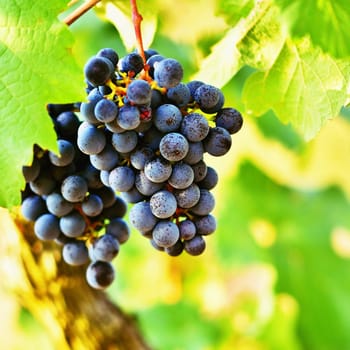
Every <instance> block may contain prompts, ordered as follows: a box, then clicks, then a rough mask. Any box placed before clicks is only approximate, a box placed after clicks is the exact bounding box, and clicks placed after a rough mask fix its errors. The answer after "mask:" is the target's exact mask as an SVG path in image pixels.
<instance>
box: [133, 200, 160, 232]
mask: <svg viewBox="0 0 350 350" xmlns="http://www.w3.org/2000/svg"><path fill="white" fill-rule="evenodd" d="M129 220H130V222H131V224H132V225H133V226H134V227H135V228H136V229H137V230H138V231H140V232H149V231H151V230H152V229H153V227H154V226H155V225H156V223H157V221H158V219H157V218H156V217H155V216H154V215H153V214H152V211H151V207H150V204H149V202H139V203H136V204H135V205H134V206H133V207H132V208H131V210H130V213H129Z"/></svg>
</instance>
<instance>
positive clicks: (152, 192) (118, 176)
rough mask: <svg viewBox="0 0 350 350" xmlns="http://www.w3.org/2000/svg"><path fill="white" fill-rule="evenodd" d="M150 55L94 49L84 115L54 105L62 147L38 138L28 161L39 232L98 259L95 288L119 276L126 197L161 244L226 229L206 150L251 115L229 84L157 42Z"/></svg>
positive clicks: (221, 147)
mask: <svg viewBox="0 0 350 350" xmlns="http://www.w3.org/2000/svg"><path fill="white" fill-rule="evenodd" d="M145 57H146V62H144V60H143V58H142V57H141V56H140V55H139V54H138V53H136V52H132V53H130V54H127V55H126V56H124V57H123V58H121V59H119V56H118V54H117V53H116V52H115V51H114V50H113V49H110V48H105V49H102V50H100V51H99V52H98V53H97V54H96V55H95V56H93V57H92V58H90V59H89V60H88V62H87V63H86V65H85V68H84V73H85V78H86V81H87V88H86V91H87V101H85V102H82V103H81V104H80V106H79V112H80V113H79V116H80V119H78V118H77V116H76V115H75V114H74V113H73V112H67V111H61V110H60V108H57V105H52V106H51V113H50V114H51V117H52V118H53V121H54V124H55V128H56V131H57V134H58V149H59V155H55V154H54V153H52V152H48V151H43V150H41V149H40V148H37V149H36V150H35V158H34V161H33V164H32V165H31V166H30V167H25V168H24V175H25V178H26V181H27V183H28V185H27V189H28V191H29V192H28V191H25V193H26V196H25V199H24V200H23V204H22V211H23V214H24V216H25V217H27V218H28V219H30V220H33V221H35V232H36V234H37V236H38V237H39V238H41V239H44V240H52V239H54V240H56V241H59V242H61V243H62V244H63V258H64V259H65V261H67V262H68V263H70V264H73V265H74V264H77V265H78V264H84V263H85V262H87V261H88V260H91V261H92V262H91V263H90V265H89V267H88V269H87V280H88V282H89V284H90V285H91V286H93V287H95V288H104V287H105V286H107V285H108V284H109V283H110V282H111V281H112V280H113V276H114V272H113V268H112V265H111V264H110V261H111V260H112V259H113V258H114V257H115V256H116V255H117V253H118V250H119V244H121V243H123V242H125V241H126V240H127V239H128V237H129V230H128V227H127V225H126V222H125V221H124V220H123V216H124V214H125V212H126V203H131V204H132V208H131V209H130V212H129V221H130V223H131V224H132V225H133V226H134V227H135V228H136V229H137V230H138V231H139V232H140V233H141V234H142V236H144V237H146V238H148V239H149V240H150V242H151V244H152V245H153V247H154V248H156V249H157V250H161V251H165V252H166V253H167V254H169V255H171V256H177V255H180V254H181V253H182V252H183V251H186V252H187V253H188V254H190V255H199V254H201V253H202V252H203V251H204V249H205V239H204V236H206V235H209V234H212V233H213V232H214V231H215V230H216V220H215V218H214V216H213V215H212V214H211V212H212V210H213V209H214V206H215V199H214V196H213V195H212V193H211V192H210V191H211V190H212V189H213V188H214V187H215V186H216V184H217V182H218V174H217V172H216V171H215V169H214V168H212V167H210V166H208V165H207V164H206V162H205V160H204V156H205V154H206V153H208V154H209V155H212V156H215V157H217V156H222V155H224V154H226V153H227V152H228V151H229V149H230V148H231V143H232V140H231V135H232V134H234V133H236V132H238V131H239V130H240V128H241V127H242V123H243V119H242V116H241V114H240V113H239V112H238V111H237V110H236V109H234V108H231V107H224V103H225V98H224V95H223V93H222V92H221V90H220V89H218V88H216V87H215V86H212V85H209V84H206V83H204V82H201V81H197V80H194V81H190V82H188V83H184V82H182V79H183V68H182V66H181V64H180V63H179V62H178V61H177V60H175V59H172V58H165V57H163V56H162V55H160V54H158V52H156V51H154V50H151V49H150V50H146V51H145ZM54 107H55V108H54ZM66 108H67V107H66ZM57 109H58V110H57ZM49 112H50V108H49ZM68 115H69V117H68ZM73 120H74V121H73ZM37 168H38V170H37ZM117 194H118V195H117ZM34 203H35V205H33V204H34ZM30 208H38V209H35V212H32V211H33V210H32V209H30ZM39 208H40V209H39ZM101 281H102V282H101Z"/></svg>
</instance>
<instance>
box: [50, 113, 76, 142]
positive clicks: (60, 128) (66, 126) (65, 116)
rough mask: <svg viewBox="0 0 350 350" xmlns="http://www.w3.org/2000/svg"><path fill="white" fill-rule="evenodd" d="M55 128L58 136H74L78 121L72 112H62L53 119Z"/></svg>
mask: <svg viewBox="0 0 350 350" xmlns="http://www.w3.org/2000/svg"><path fill="white" fill-rule="evenodd" d="M54 122H55V129H56V130H57V134H58V135H59V137H62V138H66V137H74V136H75V135H76V133H77V131H78V128H79V125H80V121H79V118H78V117H77V115H76V114H75V113H73V112H62V113H60V114H59V115H58V116H57V118H56V119H55V121H54Z"/></svg>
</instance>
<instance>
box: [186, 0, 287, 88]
mask: <svg viewBox="0 0 350 350" xmlns="http://www.w3.org/2000/svg"><path fill="white" fill-rule="evenodd" d="M278 14H279V10H278V8H277V7H276V6H273V4H272V3H271V1H269V0H267V1H261V2H258V3H257V4H256V5H255V7H254V8H253V9H252V11H251V12H250V13H249V15H248V16H247V18H243V19H241V20H240V21H239V22H238V23H237V25H236V26H234V27H233V28H232V29H230V30H229V31H228V32H227V33H226V35H225V36H224V37H223V38H222V39H221V40H220V41H219V42H217V43H216V44H215V45H214V46H213V47H212V52H211V53H210V54H209V55H208V56H207V57H206V58H205V59H204V60H203V61H202V63H201V65H200V69H199V71H198V72H197V73H196V74H195V75H194V76H193V77H192V78H193V79H197V80H203V81H204V82H206V83H208V84H212V85H215V86H217V87H222V86H224V85H225V84H227V83H228V82H229V81H230V80H231V78H232V77H233V76H234V75H235V74H236V73H237V72H238V71H239V70H240V69H241V68H242V67H243V66H244V65H250V66H252V67H255V68H259V69H262V70H264V69H268V68H269V67H270V66H271V65H272V64H273V62H274V61H275V59H276V58H277V57H278V54H279V52H280V51H281V49H282V47H283V44H284V41H285V34H284V32H283V30H282V28H281V25H280V23H279V21H278Z"/></svg>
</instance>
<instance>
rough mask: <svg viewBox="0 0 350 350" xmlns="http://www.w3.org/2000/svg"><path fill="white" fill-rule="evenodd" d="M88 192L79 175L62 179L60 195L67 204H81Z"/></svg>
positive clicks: (84, 182)
mask: <svg viewBox="0 0 350 350" xmlns="http://www.w3.org/2000/svg"><path fill="white" fill-rule="evenodd" d="M87 191H88V185H87V182H86V180H85V179H84V178H83V177H81V176H79V175H71V176H68V177H67V178H65V179H64V181H63V182H62V185H61V193H62V196H63V197H64V199H66V200H67V201H69V202H72V203H75V202H81V201H82V200H83V199H84V198H85V196H86V193H87Z"/></svg>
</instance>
